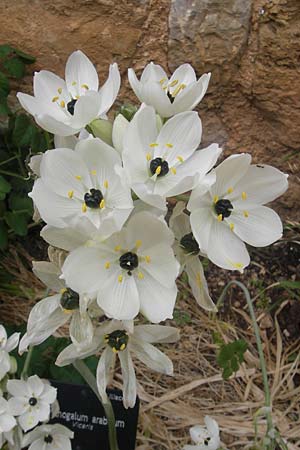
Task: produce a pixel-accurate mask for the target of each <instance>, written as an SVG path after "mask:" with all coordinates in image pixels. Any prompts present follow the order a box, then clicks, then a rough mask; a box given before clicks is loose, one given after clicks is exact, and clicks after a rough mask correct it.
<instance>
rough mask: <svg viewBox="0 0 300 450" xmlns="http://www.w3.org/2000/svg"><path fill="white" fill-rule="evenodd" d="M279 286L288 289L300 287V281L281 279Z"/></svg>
mask: <svg viewBox="0 0 300 450" xmlns="http://www.w3.org/2000/svg"><path fill="white" fill-rule="evenodd" d="M279 286H281V287H283V288H287V289H300V281H291V280H285V281H280V283H279Z"/></svg>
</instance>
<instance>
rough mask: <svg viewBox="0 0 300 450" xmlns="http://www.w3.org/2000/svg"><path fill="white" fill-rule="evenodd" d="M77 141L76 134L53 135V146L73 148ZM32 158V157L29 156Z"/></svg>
mask: <svg viewBox="0 0 300 450" xmlns="http://www.w3.org/2000/svg"><path fill="white" fill-rule="evenodd" d="M77 142H78V138H77V137H76V136H59V135H58V134H56V135H55V136H54V148H71V149H74V148H75V146H76V144H77ZM31 159H32V158H31Z"/></svg>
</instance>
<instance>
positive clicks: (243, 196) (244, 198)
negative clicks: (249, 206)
mask: <svg viewBox="0 0 300 450" xmlns="http://www.w3.org/2000/svg"><path fill="white" fill-rule="evenodd" d="M246 198H247V194H246V192H242V199H243V200H246Z"/></svg>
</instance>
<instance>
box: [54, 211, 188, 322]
mask: <svg viewBox="0 0 300 450" xmlns="http://www.w3.org/2000/svg"><path fill="white" fill-rule="evenodd" d="M173 239H174V236H173V233H172V232H171V231H170V230H169V228H168V226H167V224H166V223H165V222H163V221H162V220H160V219H159V218H157V217H155V216H153V215H152V214H150V213H148V212H140V213H137V214H134V215H133V216H132V217H131V218H130V219H129V220H128V222H127V223H126V226H125V227H124V228H123V229H122V231H120V232H119V233H115V234H113V235H112V236H111V237H110V238H108V239H107V240H106V241H103V242H97V240H96V238H94V241H90V242H89V246H88V247H87V246H84V247H79V248H78V249H76V250H74V251H73V252H71V253H70V254H69V256H68V257H67V259H66V261H65V263H64V265H63V267H62V273H63V277H64V279H65V280H66V284H67V285H68V286H69V287H71V288H72V289H74V290H75V291H76V292H78V293H79V294H84V293H86V294H93V293H97V301H98V305H99V306H100V308H102V309H103V311H104V312H105V314H106V315H107V316H108V317H111V318H114V319H119V320H129V319H133V318H134V317H135V316H136V315H137V314H138V312H139V311H140V312H141V313H142V314H143V315H144V316H145V317H147V319H148V320H150V321H151V322H156V323H157V322H160V321H161V320H165V319H167V318H171V317H172V315H173V309H174V304H175V300H176V295H177V287H176V283H175V280H176V277H177V275H178V272H179V264H178V262H177V261H176V258H175V256H174V253H173V250H172V243H173Z"/></svg>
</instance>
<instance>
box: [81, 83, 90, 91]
mask: <svg viewBox="0 0 300 450" xmlns="http://www.w3.org/2000/svg"><path fill="white" fill-rule="evenodd" d="M81 87H82V88H84V89H86V90H88V89H89V87H88V85H87V84H85V83H83V84H82V85H81Z"/></svg>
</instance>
